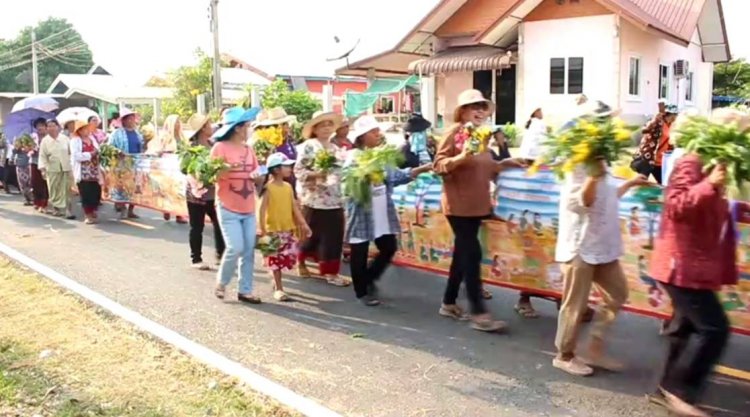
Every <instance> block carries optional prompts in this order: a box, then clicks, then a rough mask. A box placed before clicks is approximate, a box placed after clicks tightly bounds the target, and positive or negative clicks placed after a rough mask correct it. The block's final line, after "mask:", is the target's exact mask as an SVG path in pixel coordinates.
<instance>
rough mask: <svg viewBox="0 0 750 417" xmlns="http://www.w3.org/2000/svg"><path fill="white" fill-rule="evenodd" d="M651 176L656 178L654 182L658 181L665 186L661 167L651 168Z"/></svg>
mask: <svg viewBox="0 0 750 417" xmlns="http://www.w3.org/2000/svg"><path fill="white" fill-rule="evenodd" d="M651 175H652V176H653V177H654V180H656V182H657V183H659V184H664V183H663V182H662V177H661V167H657V166H654V167H651Z"/></svg>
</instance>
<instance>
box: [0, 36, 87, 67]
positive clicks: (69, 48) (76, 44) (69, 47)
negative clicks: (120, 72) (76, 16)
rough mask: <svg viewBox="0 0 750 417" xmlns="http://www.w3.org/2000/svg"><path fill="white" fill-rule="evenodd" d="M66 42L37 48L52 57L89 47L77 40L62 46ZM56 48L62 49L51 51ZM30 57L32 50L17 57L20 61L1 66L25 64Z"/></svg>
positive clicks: (5, 63)
mask: <svg viewBox="0 0 750 417" xmlns="http://www.w3.org/2000/svg"><path fill="white" fill-rule="evenodd" d="M65 42H67V40H64V41H63V42H59V41H56V42H53V43H52V44H53V45H55V46H50V45H44V46H43V45H41V44H39V45H37V48H38V50H39V51H40V52H43V53H47V54H52V55H57V54H62V53H70V52H79V51H83V50H84V49H85V48H86V47H87V46H88V45H86V44H85V43H83V41H80V40H76V41H73V42H72V43H70V44H68V45H65V46H62V44H63V43H65ZM56 47H60V48H61V49H56V50H54V51H50V49H52V48H56ZM29 55H31V50H29V52H27V53H25V54H23V55H21V56H20V57H16V58H17V59H18V58H20V59H18V60H16V61H6V62H4V63H0V66H6V65H9V64H17V63H19V62H24V58H25V57H28V56H29ZM81 56H84V55H81ZM25 59H28V58H25ZM75 65H79V64H75ZM80 65H84V63H83V62H82V63H80Z"/></svg>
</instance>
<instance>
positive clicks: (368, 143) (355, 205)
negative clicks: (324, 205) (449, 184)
mask: <svg viewBox="0 0 750 417" xmlns="http://www.w3.org/2000/svg"><path fill="white" fill-rule="evenodd" d="M351 136H352V137H353V138H354V146H355V147H356V148H355V150H354V151H353V152H352V153H350V154H349V159H348V161H347V163H346V166H345V169H344V172H345V174H344V177H345V180H344V184H345V188H344V190H345V193H346V194H347V200H346V235H345V240H346V242H347V243H349V247H350V248H351V261H350V262H351V271H352V280H353V282H354V293H355V295H356V296H357V299H359V300H360V301H361V302H362V303H363V304H364V305H366V306H376V305H378V304H380V301H379V300H378V299H377V289H376V287H375V282H377V280H378V279H379V278H380V276H381V275H382V274H383V272H384V271H385V269H386V268H387V267H388V265H390V263H391V260H392V259H393V255H395V254H396V249H397V247H398V244H397V236H398V235H399V234H400V233H401V226H400V223H399V220H398V215H397V214H396V207H395V205H394V204H393V200H392V198H391V195H392V194H393V187H396V186H399V185H402V184H406V183H409V182H411V181H412V180H413V179H414V178H416V177H417V176H418V175H419V174H421V173H423V172H427V171H429V170H431V169H432V164H426V165H422V166H420V167H418V168H414V169H411V168H406V169H401V170H400V169H396V167H397V165H398V162H399V161H398V160H399V159H400V158H401V153H400V152H399V150H398V149H396V148H394V147H390V146H388V145H381V133H380V127H379V125H378V122H377V121H376V120H375V118H374V117H372V116H364V117H361V118H359V119H357V121H356V122H354V126H353V130H352V132H351ZM370 242H375V246H376V247H377V248H378V254H377V256H376V257H375V259H373V260H372V262H370V263H369V265H368V255H369V252H370Z"/></svg>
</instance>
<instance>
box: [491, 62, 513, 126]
mask: <svg viewBox="0 0 750 417" xmlns="http://www.w3.org/2000/svg"><path fill="white" fill-rule="evenodd" d="M495 104H496V107H495V123H496V124H499V125H504V124H506V123H508V122H510V123H515V121H516V66H515V65H511V67H510V68H506V69H504V70H502V71H500V70H498V71H497V79H496V81H495Z"/></svg>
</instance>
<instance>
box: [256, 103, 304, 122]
mask: <svg viewBox="0 0 750 417" xmlns="http://www.w3.org/2000/svg"><path fill="white" fill-rule="evenodd" d="M296 121H297V116H289V115H288V114H286V110H284V108H283V107H274V108H272V109H266V110H263V111H261V112H260V114H259V115H258V118H257V119H256V120H255V126H276V125H283V124H285V123H294V122H296Z"/></svg>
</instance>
